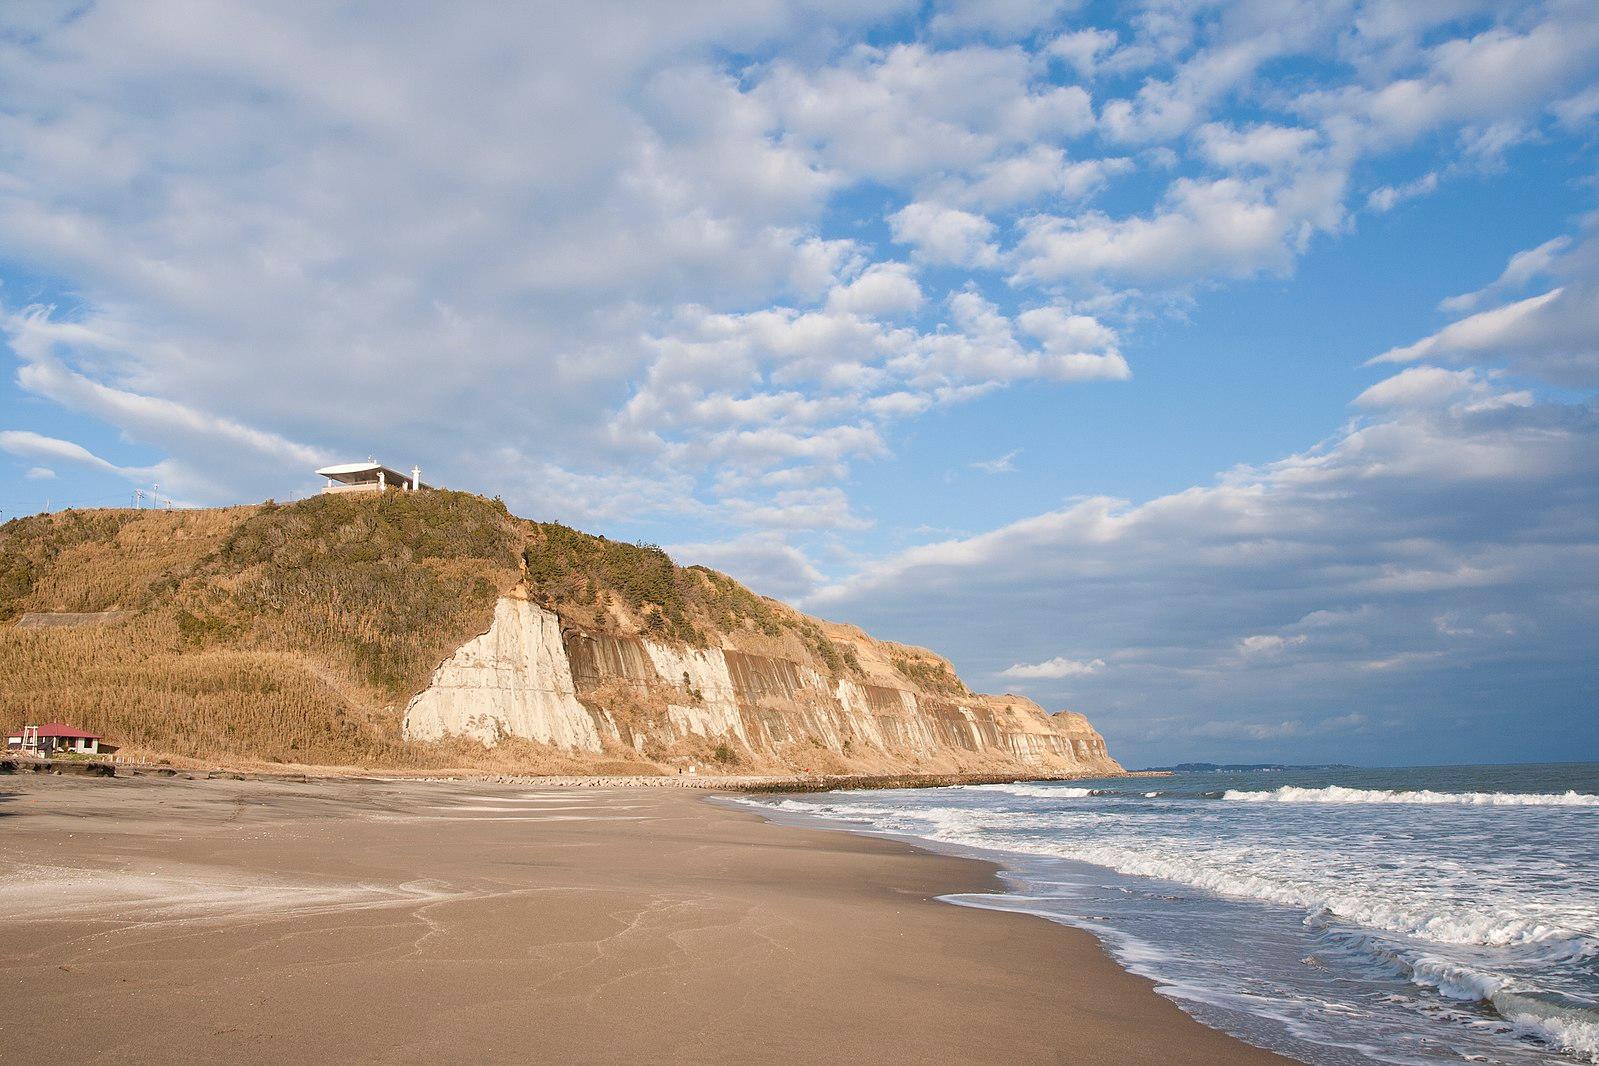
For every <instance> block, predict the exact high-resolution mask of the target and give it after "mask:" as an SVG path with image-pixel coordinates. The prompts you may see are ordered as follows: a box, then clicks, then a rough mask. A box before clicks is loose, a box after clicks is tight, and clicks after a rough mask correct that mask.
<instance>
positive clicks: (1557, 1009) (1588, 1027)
mask: <svg viewBox="0 0 1599 1066" xmlns="http://www.w3.org/2000/svg"><path fill="white" fill-rule="evenodd" d="M1492 1003H1493V1007H1494V1010H1495V1011H1496V1012H1497V1013H1498V1014H1499V1016H1500V1017H1501V1018H1504V1019H1505V1020H1506V1021H1508V1022H1511V1023H1513V1024H1514V1025H1516V1026H1518V1027H1520V1028H1521V1029H1523V1030H1525V1031H1527V1032H1529V1033H1531V1034H1532V1035H1533V1036H1536V1037H1538V1038H1539V1039H1540V1040H1544V1041H1546V1042H1548V1043H1550V1044H1552V1045H1554V1046H1555V1047H1557V1048H1560V1049H1561V1050H1562V1051H1566V1052H1568V1053H1570V1054H1572V1055H1575V1056H1577V1057H1578V1058H1581V1059H1585V1060H1586V1061H1588V1062H1599V1010H1595V1009H1593V1008H1591V1007H1590V1008H1582V1007H1575V1008H1574V1007H1562V1006H1558V1005H1556V1004H1552V1003H1546V1002H1544V1001H1542V1000H1539V999H1534V998H1532V997H1531V996H1523V995H1518V994H1516V993H1514V992H1502V993H1499V994H1497V995H1495V996H1494V997H1493V998H1492Z"/></svg>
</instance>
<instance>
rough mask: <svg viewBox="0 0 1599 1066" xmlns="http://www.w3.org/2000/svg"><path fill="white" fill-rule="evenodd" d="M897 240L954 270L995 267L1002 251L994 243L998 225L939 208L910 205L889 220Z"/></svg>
mask: <svg viewBox="0 0 1599 1066" xmlns="http://www.w3.org/2000/svg"><path fill="white" fill-rule="evenodd" d="M888 224H889V227H890V228H891V229H892V230H893V233H894V239H895V240H896V241H898V242H899V243H900V244H908V245H910V246H911V247H913V248H914V249H915V250H916V255H917V256H918V257H919V258H921V259H925V260H927V261H928V262H931V263H948V264H951V265H954V266H968V267H995V266H998V265H999V248H998V247H997V246H996V245H995V244H994V243H993V236H994V224H993V223H992V222H990V221H989V220H988V219H986V218H984V217H983V216H982V215H975V214H973V213H972V212H970V211H962V210H960V209H959V208H954V207H943V206H940V205H939V204H930V203H914V204H907V205H906V206H905V207H902V208H901V209H900V210H898V211H896V212H895V213H894V214H892V215H890V216H889V217H888Z"/></svg>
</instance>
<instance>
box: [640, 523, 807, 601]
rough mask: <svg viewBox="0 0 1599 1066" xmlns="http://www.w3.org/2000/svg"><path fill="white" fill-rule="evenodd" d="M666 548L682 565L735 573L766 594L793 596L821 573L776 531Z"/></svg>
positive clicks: (740, 578)
mask: <svg viewBox="0 0 1599 1066" xmlns="http://www.w3.org/2000/svg"><path fill="white" fill-rule="evenodd" d="M666 550H667V552H668V553H669V554H670V555H671V556H672V558H673V559H675V560H676V561H677V562H678V563H680V564H682V565H685V566H686V565H691V564H699V565H703V566H710V567H712V568H714V569H717V570H722V571H726V572H728V573H733V574H737V575H738V577H739V580H741V581H743V582H745V583H746V584H748V585H750V587H752V588H754V589H755V590H756V591H758V592H761V593H763V594H764V595H768V596H778V597H787V598H793V597H795V596H797V595H799V594H800V593H803V592H805V591H806V590H808V589H811V588H814V587H815V586H816V584H817V582H819V581H820V580H822V574H821V572H820V571H819V570H817V569H816V567H815V566H814V565H813V564H812V563H811V561H810V559H808V558H807V557H806V556H805V553H804V552H802V551H800V550H799V549H797V548H795V547H793V546H791V545H790V544H788V543H787V542H786V541H785V540H784V539H783V537H782V536H781V535H780V534H778V533H775V532H767V533H747V534H744V535H742V536H739V537H734V538H732V539H730V540H723V541H704V542H699V543H684V544H669V545H666Z"/></svg>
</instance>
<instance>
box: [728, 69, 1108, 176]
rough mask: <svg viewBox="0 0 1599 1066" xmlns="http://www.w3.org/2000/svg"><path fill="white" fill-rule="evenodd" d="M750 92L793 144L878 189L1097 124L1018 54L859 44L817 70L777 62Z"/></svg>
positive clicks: (1069, 91)
mask: <svg viewBox="0 0 1599 1066" xmlns="http://www.w3.org/2000/svg"><path fill="white" fill-rule="evenodd" d="M754 93H755V95H756V96H757V98H759V99H760V100H761V101H762V102H763V103H764V104H765V106H767V107H768V108H769V109H770V111H771V113H772V114H773V115H774V116H775V117H776V119H777V121H778V122H779V123H781V125H782V126H783V128H784V129H785V130H786V131H787V135H788V137H789V138H790V139H791V140H792V141H793V142H794V143H798V144H805V145H808V146H811V147H812V148H813V149H814V150H815V151H816V152H817V153H818V155H819V157H820V158H821V159H822V160H824V161H825V162H826V164H827V165H828V166H832V167H839V168H842V169H845V170H847V171H849V172H850V173H852V174H855V175H859V176H863V177H867V178H871V179H873V180H877V181H882V182H902V181H907V180H915V179H918V178H921V177H925V176H927V175H931V174H934V173H939V172H950V171H961V170H966V169H970V168H973V167H978V166H981V165H982V164H984V163H986V162H987V161H989V160H990V159H992V158H994V157H995V156H997V155H1000V154H1001V153H1002V152H1004V151H1006V150H1007V149H1015V148H1020V147H1025V146H1028V145H1031V144H1032V143H1034V142H1036V141H1040V140H1043V141H1048V140H1052V139H1054V138H1057V137H1069V136H1075V135H1078V134H1081V133H1083V132H1085V131H1087V130H1088V129H1090V128H1092V126H1093V124H1094V116H1093V108H1092V106H1091V104H1090V101H1089V96H1088V93H1087V92H1085V91H1084V90H1083V89H1081V88H1079V87H1077V86H1057V85H1051V84H1049V83H1048V82H1047V81H1045V80H1043V79H1041V78H1039V77H1038V72H1037V71H1036V70H1035V69H1034V67H1033V64H1032V63H1031V61H1030V58H1029V56H1028V54H1027V53H1026V52H1025V51H1023V50H1022V49H1020V48H1015V47H1008V48H993V47H987V46H981V45H971V46H966V47H961V48H953V49H949V50H944V51H939V50H935V49H930V48H928V47H926V46H925V45H921V44H903V45H896V46H893V47H890V48H884V49H879V48H870V47H865V46H861V47H857V48H855V49H853V50H851V51H850V52H849V53H848V54H847V55H846V56H844V57H843V58H842V59H841V60H840V61H839V62H837V63H835V64H831V65H827V66H824V67H821V68H819V69H814V70H807V69H804V68H802V67H800V66H799V65H797V64H794V63H791V62H780V63H777V64H775V65H774V66H773V67H772V69H771V70H770V72H769V73H768V74H767V75H766V76H765V77H764V78H763V79H762V80H761V81H760V83H759V85H757V86H756V87H755V89H754Z"/></svg>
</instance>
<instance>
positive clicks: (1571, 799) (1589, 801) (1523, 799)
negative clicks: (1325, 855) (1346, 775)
mask: <svg viewBox="0 0 1599 1066" xmlns="http://www.w3.org/2000/svg"><path fill="white" fill-rule="evenodd" d="M1222 798H1223V799H1229V800H1235V801H1238V802H1240V803H1428V804H1457V805H1461V806H1470V807H1599V796H1594V795H1589V794H1588V793H1585V792H1575V791H1572V792H1559V793H1526V792H1431V791H1428V790H1426V789H1421V790H1417V791H1414V792H1407V791H1400V790H1396V789H1380V788H1344V787H1343V786H1341V785H1329V786H1328V787H1326V788H1295V787H1294V786H1292V785H1285V786H1283V787H1282V788H1276V789H1272V790H1271V791H1270V792H1244V791H1239V790H1237V789H1229V790H1228V791H1227V792H1225V793H1224V794H1223V795H1222Z"/></svg>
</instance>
